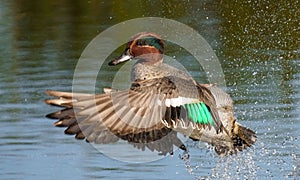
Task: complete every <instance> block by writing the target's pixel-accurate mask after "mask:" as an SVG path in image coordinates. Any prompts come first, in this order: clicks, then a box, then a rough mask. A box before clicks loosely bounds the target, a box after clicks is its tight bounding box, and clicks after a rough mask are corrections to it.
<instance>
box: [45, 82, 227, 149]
mask: <svg viewBox="0 0 300 180" xmlns="http://www.w3.org/2000/svg"><path fill="white" fill-rule="evenodd" d="M47 94H48V95H50V96H55V97H58V99H48V100H46V103H47V104H51V105H56V106H61V107H64V108H65V109H63V110H61V111H58V112H55V113H51V114H48V115H47V117H49V118H53V119H59V120H58V121H57V122H56V123H55V125H56V126H62V127H67V129H66V130H65V133H66V134H75V135H76V138H78V139H84V138H86V140H87V141H89V142H95V143H109V142H115V141H117V140H118V139H119V138H121V139H124V140H127V141H128V142H130V143H148V144H147V145H140V144H139V145H136V144H135V146H137V147H138V148H141V149H143V148H145V147H148V148H149V149H151V148H152V149H156V150H157V148H154V146H155V147H158V146H157V145H154V142H155V141H157V140H160V139H162V138H163V137H168V135H170V132H172V128H176V127H177V126H181V127H183V128H188V127H191V128H192V129H195V128H198V129H201V128H203V127H205V126H208V127H211V126H213V127H214V128H215V129H216V130H217V131H218V130H220V128H221V126H222V123H220V120H219V118H218V116H217V113H216V112H215V111H216V109H215V101H214V98H213V96H212V95H211V94H210V92H209V90H208V89H206V88H205V87H201V85H198V84H194V83H192V82H189V81H187V80H183V79H180V78H176V77H164V78H159V79H150V80H140V81H136V82H134V83H133V84H132V87H131V88H130V89H129V90H121V91H111V92H109V93H105V94H97V95H92V94H82V93H67V92H58V91H47ZM171 137H172V138H171ZM166 141H168V142H170V143H167V144H171V145H174V144H175V145H176V146H178V147H182V149H185V148H184V147H183V146H182V143H181V142H180V140H179V139H176V140H175V139H174V137H173V135H172V136H169V138H167V139H166V140H165V142H166ZM149 143H150V144H149ZM151 144H152V145H153V147H152V146H151ZM164 149H168V148H166V147H164ZM169 149H170V148H169Z"/></svg>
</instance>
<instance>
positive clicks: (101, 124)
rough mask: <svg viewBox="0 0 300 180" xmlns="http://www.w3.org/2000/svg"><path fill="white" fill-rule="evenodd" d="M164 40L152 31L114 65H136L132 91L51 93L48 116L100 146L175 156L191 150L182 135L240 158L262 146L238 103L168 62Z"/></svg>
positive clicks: (67, 131)
mask: <svg viewBox="0 0 300 180" xmlns="http://www.w3.org/2000/svg"><path fill="white" fill-rule="evenodd" d="M164 52H165V43H164V40H163V39H162V38H161V37H160V36H159V35H157V34H155V33H152V32H141V33H138V34H136V35H134V36H133V37H132V38H131V39H130V40H129V41H128V43H127V44H126V48H125V50H124V51H123V53H122V54H121V55H120V56H119V57H117V58H115V59H113V60H112V61H110V62H109V63H108V65H109V66H117V65H120V64H124V63H125V62H126V61H129V60H133V61H135V64H134V65H133V66H132V69H131V86H130V88H129V89H125V90H117V89H112V88H104V89H103V93H102V94H85V93H76V92H62V91H55V90H46V93H47V94H48V95H49V96H52V97H54V98H50V99H46V100H45V103H46V104H48V105H53V106H59V107H61V108H63V109H61V110H59V111H57V112H53V113H50V114H47V115H46V117H47V118H50V119H58V120H57V121H56V122H55V123H54V126H57V127H66V129H65V131H64V132H65V134H70V135H75V138H76V139H81V140H83V139H85V140H86V141H87V142H91V143H96V144H108V143H114V142H117V141H119V140H120V139H121V140H125V141H127V142H128V143H129V144H132V145H133V146H134V147H136V148H138V149H141V150H145V149H146V148H147V149H150V150H152V151H157V152H158V153H160V154H162V155H167V154H173V151H174V147H178V148H180V149H182V150H184V151H188V150H187V147H186V146H185V145H184V143H183V142H182V140H181V139H180V138H178V134H182V135H184V136H185V137H188V138H190V139H192V140H193V141H202V142H206V143H208V144H210V145H212V146H213V147H214V149H215V152H216V153H217V154H218V155H220V156H222V155H230V154H236V153H237V152H239V151H242V150H244V149H246V148H248V147H251V146H252V145H253V144H254V143H255V142H256V139H257V137H256V133H255V132H254V131H253V130H251V129H249V128H247V127H245V126H243V125H241V124H239V123H238V122H237V121H236V118H235V117H234V113H233V100H232V99H231V97H230V95H229V94H227V93H226V92H225V91H223V90H222V89H221V88H219V87H218V86H217V85H216V84H201V83H199V82H196V81H195V80H194V79H193V77H192V76H190V75H189V74H188V73H187V72H185V71H182V70H180V69H177V68H175V67H173V66H171V65H168V64H166V63H164V62H163V56H164Z"/></svg>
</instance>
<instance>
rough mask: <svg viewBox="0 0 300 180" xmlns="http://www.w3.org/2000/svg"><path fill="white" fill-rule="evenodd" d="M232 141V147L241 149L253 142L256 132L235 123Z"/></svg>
mask: <svg viewBox="0 0 300 180" xmlns="http://www.w3.org/2000/svg"><path fill="white" fill-rule="evenodd" d="M232 141H233V145H234V147H236V148H237V149H238V150H243V149H245V148H247V147H250V146H251V145H252V144H254V143H255V141H256V134H255V132H254V131H252V130H251V129H248V128H246V127H244V126H242V125H240V124H238V123H235V127H234V129H233V136H232Z"/></svg>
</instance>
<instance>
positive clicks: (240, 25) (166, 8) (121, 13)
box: [0, 0, 300, 179]
mask: <svg viewBox="0 0 300 180" xmlns="http://www.w3.org/2000/svg"><path fill="white" fill-rule="evenodd" d="M299 4H300V2H299V1H298V0H288V1H281V0H275V1H264V2H261V1H239V0H234V1H226V0H225V1H218V0H217V1H213V0H205V1H176V0H172V1H131V2H126V1H105V2H101V1H71V0H64V1H50V0H49V1H48V0H43V1H30V0H19V1H17V0H13V1H9V0H7V1H5V0H2V1H0V34H1V36H0V62H1V63H0V102H1V104H0V115H1V117H0V129H1V131H0V179H63V178H65V179H66V178H68V179H69V178H72V179H94V178H105V179H116V178H120V179H183V178H184V179H192V178H199V179H200V178H207V179H297V178H300V170H299V168H300V167H299V166H300V140H299V138H300V136H299V134H300V133H299V128H300V121H299V120H300V110H299V108H300V102H299V100H300V43H299V42H300V28H299V27H300V26H299V24H300V7H299ZM147 16H156V17H165V18H170V19H174V20H177V21H179V22H182V23H184V24H186V25H188V26H190V27H192V28H194V29H195V30H196V31H198V32H199V34H201V35H202V36H203V37H204V38H205V39H206V40H207V41H208V42H209V44H210V45H211V46H212V47H213V49H214V50H215V52H216V54H217V56H218V57H219V60H220V61H221V65H222V67H223V71H224V74H225V78H226V85H227V88H228V89H227V91H228V93H230V94H231V96H232V98H233V99H234V104H235V114H236V117H237V119H238V120H239V122H240V123H242V124H244V125H246V126H247V127H250V128H252V129H253V130H255V131H256V132H257V135H258V141H257V143H256V145H255V146H254V147H253V148H252V149H249V150H248V151H245V152H243V153H240V154H238V155H236V156H231V157H227V158H219V157H217V156H216V154H215V153H214V151H213V150H212V149H210V148H208V147H207V145H206V144H204V143H199V144H198V143H196V144H195V143H191V144H190V145H189V149H190V151H191V152H190V155H191V158H190V160H189V161H183V160H181V159H180V158H178V155H180V152H176V153H175V155H174V156H173V157H171V156H168V157H166V158H163V159H161V160H158V161H154V162H151V163H146V164H128V163H124V162H119V161H117V160H113V159H110V158H108V157H106V156H105V155H103V154H101V153H99V152H98V151H96V150H95V149H94V148H93V147H92V146H90V145H89V144H88V143H85V142H82V141H77V140H75V139H74V138H73V137H70V136H65V135H63V129H60V128H55V127H53V126H52V123H53V122H52V121H50V120H48V119H46V118H44V116H45V114H47V113H49V112H51V111H53V110H55V109H54V108H51V107H49V106H47V105H45V104H44V99H45V98H47V96H46V95H45V93H44V91H45V90H46V89H56V90H63V91H70V90H71V86H72V78H73V73H74V69H75V66H76V63H77V60H78V58H79V57H80V54H81V52H82V51H83V50H84V48H85V47H86V46H87V45H88V43H89V42H90V41H91V40H92V39H93V38H94V37H95V36H96V35H98V34H99V33H100V32H102V31H103V30H105V29H106V28H108V27H110V26H112V25H114V24H116V23H120V22H122V21H125V20H129V19H132V18H138V17H147ZM169 53H170V54H169V55H170V56H176V57H177V58H178V59H188V57H186V56H184V55H182V54H181V52H180V51H172V49H169ZM116 54H117V53H116ZM181 63H183V64H184V65H186V66H187V67H189V66H190V67H192V66H193V64H190V63H191V62H189V61H183V62H181ZM191 74H192V75H193V73H191ZM110 79H111V76H110V75H108V76H107V81H109V80H110ZM195 79H197V80H198V81H203V79H201V78H199V77H195ZM204 81H205V80H204ZM120 151H122V150H120Z"/></svg>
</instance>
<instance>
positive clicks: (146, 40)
mask: <svg viewBox="0 0 300 180" xmlns="http://www.w3.org/2000/svg"><path fill="white" fill-rule="evenodd" d="M163 53H164V42H163V40H162V39H161V38H160V37H159V36H158V35H157V34H154V33H150V32H142V33H138V34H136V35H135V36H133V37H132V38H131V39H130V41H129V42H128V43H127V46H126V49H125V51H124V52H123V53H122V55H121V56H120V57H118V58H116V59H114V60H112V61H111V62H109V65H111V66H113V65H117V64H119V63H121V62H125V61H128V60H131V59H137V60H140V61H141V62H143V63H148V64H155V63H159V62H162V59H163Z"/></svg>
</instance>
